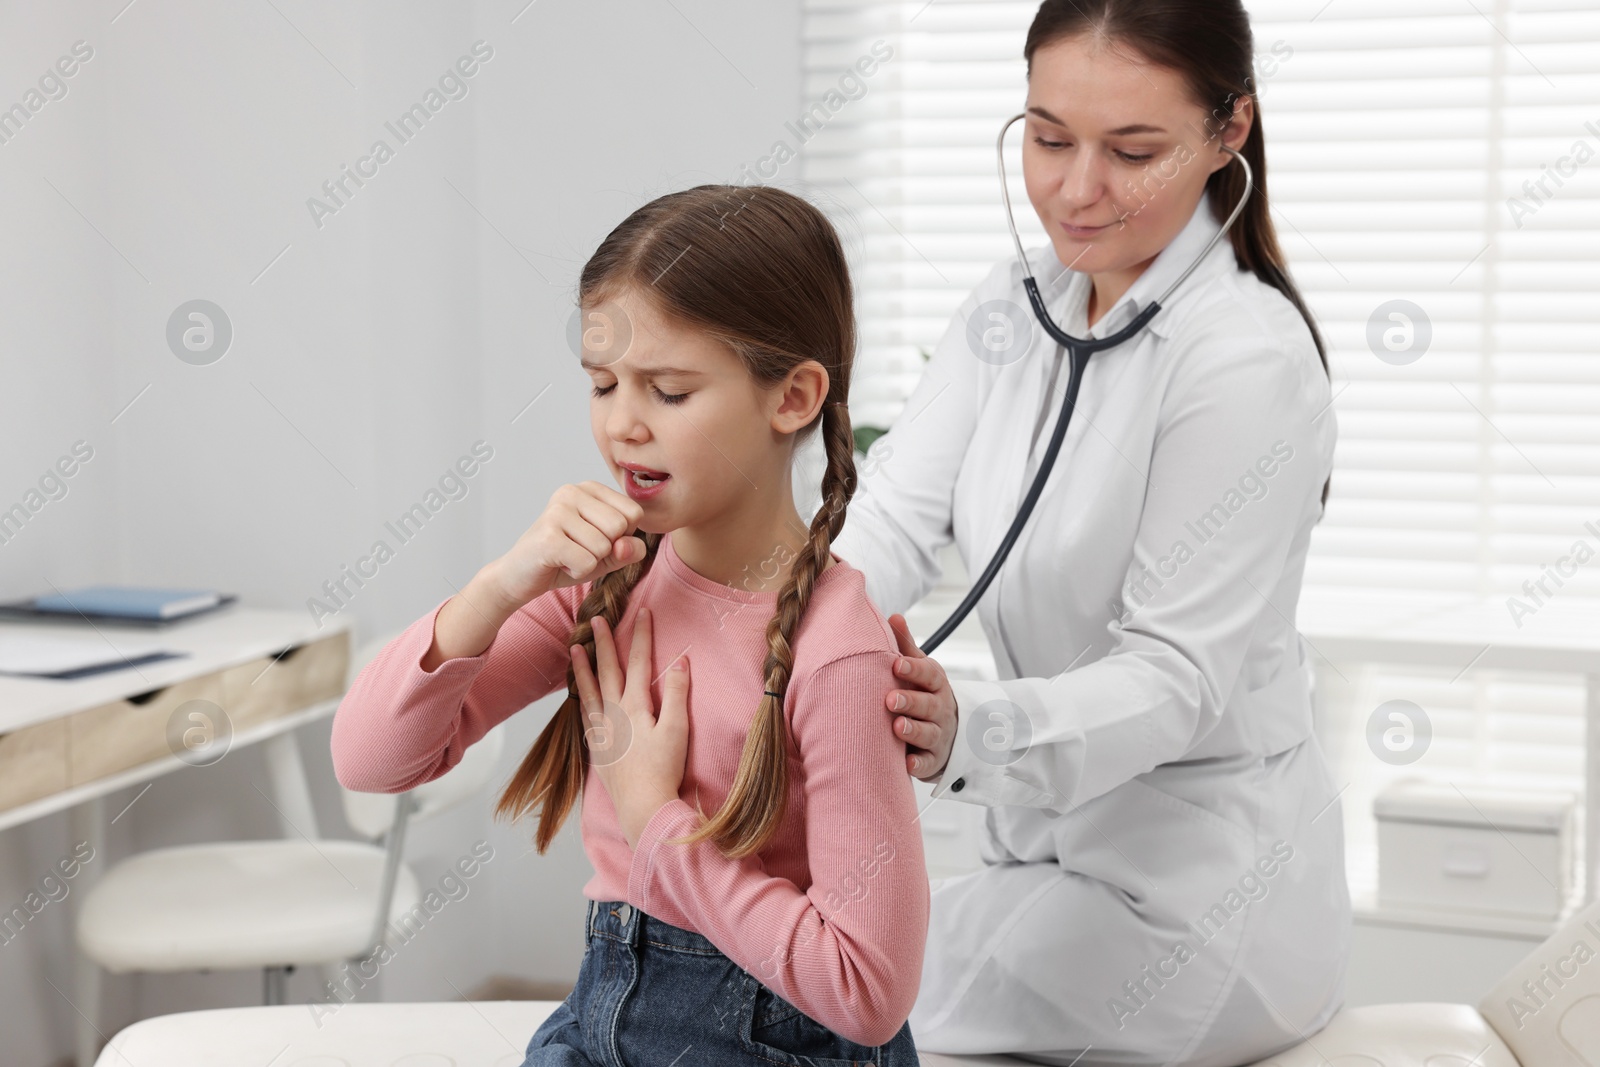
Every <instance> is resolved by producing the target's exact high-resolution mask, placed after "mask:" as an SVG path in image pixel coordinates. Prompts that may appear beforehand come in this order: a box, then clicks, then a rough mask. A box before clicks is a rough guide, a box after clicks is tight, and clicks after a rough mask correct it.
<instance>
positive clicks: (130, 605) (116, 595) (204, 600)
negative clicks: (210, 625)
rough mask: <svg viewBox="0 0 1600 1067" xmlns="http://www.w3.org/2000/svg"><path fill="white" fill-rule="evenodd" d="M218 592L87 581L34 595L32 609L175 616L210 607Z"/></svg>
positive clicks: (218, 598) (216, 601)
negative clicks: (91, 582)
mask: <svg viewBox="0 0 1600 1067" xmlns="http://www.w3.org/2000/svg"><path fill="white" fill-rule="evenodd" d="M221 602H222V594H220V593H218V592H217V591H216V590H214V589H158V588H152V587H149V586H138V585H91V586H86V587H84V588H82V589H69V590H67V591H66V592H64V593H51V594H48V595H46V596H41V597H35V598H34V600H33V608H34V610H35V611H42V612H50V613H55V614H63V615H80V614H81V615H99V616H111V617H114V618H125V619H176V618H181V617H182V616H184V615H192V614H194V613H195V612H197V611H205V610H206V609H207V608H214V607H216V606H217V605H218V604H219V603H221Z"/></svg>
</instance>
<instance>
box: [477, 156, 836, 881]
mask: <svg viewBox="0 0 1600 1067" xmlns="http://www.w3.org/2000/svg"><path fill="white" fill-rule="evenodd" d="M623 290H631V291H633V292H636V293H638V294H639V295H640V296H642V297H643V298H645V299H647V300H649V301H651V302H652V303H653V304H654V305H655V307H656V309H657V310H658V311H659V312H660V313H661V315H662V316H663V317H664V318H667V319H669V320H672V321H673V322H675V323H677V324H679V325H681V326H683V327H684V328H686V329H689V330H694V331H697V332H699V333H702V334H704V335H705V336H707V337H710V338H712V339H714V340H716V341H719V342H721V343H723V344H725V345H727V346H728V348H729V349H731V350H732V351H733V352H734V353H735V354H736V355H737V356H738V357H739V358H740V360H741V361H742V362H743V363H744V366H745V370H746V371H747V372H748V373H749V374H750V377H751V379H752V381H753V382H754V383H755V384H756V386H757V387H758V388H767V387H771V386H773V385H776V384H778V383H780V382H782V381H783V380H784V379H785V378H786V377H788V375H789V373H790V371H792V370H793V369H794V368H795V367H797V366H799V365H800V364H801V363H804V362H807V361H810V360H815V361H817V362H819V363H821V364H822V366H823V367H824V368H826V369H827V372H828V393H827V396H826V397H825V399H824V403H823V406H822V410H821V412H820V413H819V415H818V417H817V418H815V419H813V420H812V422H811V423H810V424H809V425H807V426H806V427H805V428H804V429H801V430H799V431H797V432H796V433H795V434H794V445H793V447H794V448H795V450H796V451H798V450H799V449H800V448H801V447H802V446H803V445H804V444H805V443H806V442H807V440H809V438H810V437H811V435H813V434H815V433H817V432H819V431H820V432H821V433H822V435H823V445H824V450H825V452H826V454H827V469H826V471H825V472H824V474H823V478H822V506H821V507H820V508H819V509H818V510H817V513H816V515H815V516H813V517H812V519H811V522H810V526H809V528H808V530H807V533H806V536H805V541H804V543H803V544H802V546H801V547H800V550H799V551H798V552H797V553H796V556H795V559H794V562H793V565H792V566H791V568H790V571H789V577H788V580H787V581H786V582H785V583H784V586H783V588H782V589H781V590H780V591H779V593H778V597H777V603H776V606H775V609H774V611H773V615H772V618H771V620H770V621H769V622H768V623H767V630H766V638H767V652H766V655H765V657H764V659H763V661H762V663H761V667H760V670H761V679H762V682H763V685H762V688H763V689H765V690H769V691H770V693H777V694H779V695H778V696H772V695H770V693H768V694H764V695H763V696H762V697H761V701H760V703H759V705H758V706H757V707H756V709H755V712H754V715H753V717H752V719H751V723H750V728H749V731H748V732H747V733H746V735H745V743H744V749H743V751H742V752H741V754H740V757H739V766H738V769H737V771H736V772H735V773H734V778H733V783H732V785H731V787H730V788H729V791H728V794H727V797H726V798H725V799H724V801H723V803H722V805H721V807H720V808H719V809H718V810H717V811H716V813H715V814H713V815H711V816H709V818H708V820H707V821H706V822H704V823H702V824H701V825H700V826H699V827H698V828H697V829H696V830H695V831H694V832H693V833H691V834H689V835H687V836H685V837H682V838H669V839H667V843H689V842H693V841H701V840H711V841H713V842H714V843H715V844H716V846H717V848H718V849H719V850H720V851H721V852H722V853H723V854H724V855H726V856H730V857H739V856H748V855H751V854H753V853H756V852H759V851H760V850H761V849H762V848H764V847H765V846H766V844H767V843H768V842H769V841H770V840H771V839H772V836H773V835H774V834H775V833H776V832H777V830H778V828H779V827H780V825H781V824H782V821H783V814H784V807H785V804H786V801H787V798H788V793H789V786H790V781H791V779H790V774H791V773H792V772H791V769H790V767H789V759H790V756H791V755H794V756H796V757H798V753H796V752H792V751H791V745H790V739H789V730H788V722H787V719H786V716H785V714H784V702H785V701H784V696H783V694H785V693H786V692H787V690H788V685H789V681H790V676H791V674H792V673H793V671H794V644H793V642H794V636H795V634H796V632H797V631H798V630H799V626H800V620H801V619H802V617H804V615H805V610H806V606H807V604H808V603H809V602H810V600H811V594H812V591H813V590H814V589H815V587H816V584H817V579H818V578H819V577H820V576H821V574H822V571H823V568H825V567H826V566H827V565H828V560H829V549H830V545H831V544H832V542H833V539H834V538H835V537H837V536H838V535H839V532H840V531H841V530H842V529H843V528H844V521H845V509H846V507H847V506H848V505H849V503H850V498H851V496H852V495H853V494H854V493H855V488H856V467H855V450H854V444H853V440H854V435H853V433H852V430H851V425H850V413H849V409H848V407H847V406H846V405H847V401H848V400H849V396H850V374H851V369H852V367H853V364H854V357H855V346H856V335H855V312H854V308H853V304H852V296H851V288H850V272H849V267H848V264H847V262H846V259H845V254H844V249H843V247H842V245H841V244H840V242H839V237H838V234H837V233H836V232H835V230H834V228H833V226H832V224H831V223H830V222H829V221H828V220H827V217H826V216H824V215H823V214H822V212H821V211H819V210H818V209H817V208H815V207H813V206H812V205H811V204H809V203H807V202H806V201H805V200H803V199H801V198H800V197H797V196H795V195H793V194H792V193H788V192H785V191H783V190H781V189H777V188H774V187H772V186H764V185H751V186H737V185H700V186H696V187H695V188H692V189H685V190H683V191H682V192H677V193H670V194H668V195H666V196H662V197H659V198H657V199H655V200H652V201H651V202H650V203H648V204H646V205H644V206H643V207H641V208H639V209H638V210H637V211H635V212H634V213H633V214H631V215H629V216H628V217H627V218H626V219H624V220H623V221H622V222H621V223H620V224H619V225H618V226H617V227H616V229H614V230H612V231H611V233H610V234H609V235H608V236H607V237H606V239H605V240H604V241H602V242H601V243H600V247H599V248H598V249H597V250H596V251H595V253H594V255H593V256H592V257H590V259H589V261H588V263H586V264H585V265H584V268H583V272H582V275H581V277H580V280H579V286H578V303H579V305H580V306H581V307H584V308H595V307H597V306H599V305H601V304H603V303H605V302H606V301H607V300H608V299H609V298H613V297H615V296H617V295H618V294H619V293H621V292H622V291H623ZM642 536H643V537H644V542H645V557H644V558H643V559H642V560H639V561H638V562H636V563H633V564H630V565H628V566H626V567H622V568H619V569H617V570H615V571H612V572H611V573H610V574H607V575H605V576H603V577H602V578H600V579H599V580H598V581H596V582H595V583H594V585H593V586H591V588H590V589H589V592H588V594H587V595H586V596H585V597H584V599H583V602H582V603H581V604H580V605H579V607H578V611H577V616H576V624H575V626H574V628H573V631H572V636H571V638H570V639H569V641H568V644H569V645H582V646H583V648H584V651H585V653H586V655H588V656H589V657H590V662H591V664H592V663H593V656H594V628H593V624H592V620H593V619H594V617H595V616H596V615H604V616H605V618H606V621H607V622H608V623H610V624H611V625H612V627H613V628H614V627H615V626H616V624H617V623H618V622H619V621H620V620H621V619H622V616H623V613H624V612H625V611H626V610H627V607H628V596H629V594H630V593H631V592H632V590H633V588H634V587H635V586H636V585H637V584H638V583H639V580H640V579H641V578H643V577H644V575H645V574H646V573H648V572H649V570H650V567H651V565H652V564H653V563H654V562H655V558H656V552H657V549H658V548H659V546H660V543H661V537H662V535H661V534H656V533H647V534H643V535H642ZM567 693H568V695H567V699H566V700H565V701H564V702H563V703H562V705H561V707H560V708H559V709H557V711H556V713H555V715H554V717H552V718H551V720H550V722H549V723H547V724H546V725H545V728H544V730H543V731H542V732H541V733H540V734H539V737H538V739H537V740H536V741H535V742H534V744H533V747H532V748H531V749H530V750H529V751H528V754H527V756H525V757H524V758H523V761H522V764H521V766H519V767H518V768H517V771H516V773H515V774H514V775H513V776H512V779H511V782H510V783H509V784H508V785H507V786H506V788H505V791H504V792H503V793H502V795H501V797H500V801H499V803H498V804H497V805H496V807H495V814H496V815H497V816H509V817H510V818H511V819H513V820H515V819H516V818H518V817H520V816H521V815H523V814H524V813H525V812H528V811H532V810H534V809H535V808H537V809H538V811H539V825H538V830H537V833H536V835H535V839H534V843H535V846H536V848H537V849H538V851H539V852H541V853H542V852H544V851H545V849H546V848H548V847H549V844H550V842H551V841H552V840H553V839H554V838H555V835H556V833H557V832H558V831H559V830H560V829H561V824H562V822H563V821H565V819H566V817H567V814H568V812H569V811H570V810H571V808H572V804H573V802H574V801H575V800H577V798H578V797H579V796H580V795H581V794H582V791H583V785H584V780H585V777H586V776H587V772H588V763H589V753H588V747H587V745H586V744H585V742H584V725H583V716H582V712H581V709H580V707H579V703H578V698H577V695H576V694H577V685H576V678H575V675H574V672H573V669H572V667H571V666H570V664H569V665H568V668H567Z"/></svg>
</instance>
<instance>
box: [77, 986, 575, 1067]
mask: <svg viewBox="0 0 1600 1067" xmlns="http://www.w3.org/2000/svg"><path fill="white" fill-rule="evenodd" d="M558 1003H559V1001H553V1000H485V1001H474V1002H471V1003H468V1002H465V1001H461V1002H456V1003H445V1004H341V1005H338V1006H337V1007H336V1010H334V1011H332V1012H331V1013H326V1014H322V1015H319V1016H318V1017H317V1018H316V1019H315V1020H313V1018H312V1015H311V1013H310V1012H309V1011H307V1010H306V1006H305V1005H304V1004H283V1005H277V1006H274V1007H270V1008H219V1009H216V1010H214V1011H188V1012H182V1013H180V1014H177V1015H162V1016H158V1017H157V1018H154V1019H145V1020H144V1021H142V1022H137V1023H134V1024H133V1025H132V1026H129V1027H127V1028H126V1029H124V1030H123V1031H122V1032H121V1033H119V1034H117V1036H116V1037H114V1038H112V1039H111V1043H110V1044H109V1045H107V1046H106V1047H105V1049H104V1050H103V1051H101V1053H100V1058H99V1059H98V1060H96V1061H95V1065H96V1067H128V1065H129V1064H137V1065H139V1067H144V1065H146V1064H150V1065H156V1064H159V1065H160V1067H240V1065H241V1064H259V1065H261V1067H266V1065H267V1064H271V1065H272V1067H396V1065H400V1067H441V1065H444V1064H451V1063H454V1064H461V1065H463V1067H464V1065H466V1064H473V1065H474V1067H517V1065H518V1064H520V1063H521V1062H522V1060H523V1053H524V1051H525V1050H526V1049H527V1047H528V1040H529V1039H530V1038H532V1037H533V1032H534V1031H535V1030H537V1029H538V1028H539V1024H540V1023H542V1022H544V1020H545V1018H546V1017H547V1016H548V1015H549V1014H550V1013H551V1012H552V1011H554V1010H555V1008H556V1005H557V1004H558Z"/></svg>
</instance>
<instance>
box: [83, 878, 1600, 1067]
mask: <svg viewBox="0 0 1600 1067" xmlns="http://www.w3.org/2000/svg"><path fill="white" fill-rule="evenodd" d="M555 1006H556V1005H555V1002H553V1001H474V1002H469V1001H464V1000H462V1001H454V1002H446V1003H438V1004H381V1003H374V1004H364V1003H351V1004H345V1005H342V1006H340V1007H339V1008H338V1010H337V1011H336V1012H334V1013H332V1014H324V1015H319V1016H318V1017H317V1018H315V1019H314V1018H313V1016H312V1013H311V1012H308V1011H307V1010H306V1006H305V1005H303V1004H300V1005H282V1006H275V1007H253V1008H223V1009H218V1010H212V1011H194V1012H184V1013H181V1014H177V1015H163V1016H160V1017H158V1018H153V1019H146V1020H144V1021H142V1022H137V1023H134V1024H133V1025H131V1026H129V1027H127V1028H126V1029H124V1030H122V1031H121V1032H120V1033H118V1034H117V1035H116V1036H115V1037H114V1038H113V1039H112V1040H111V1043H110V1044H109V1045H107V1046H106V1048H105V1049H104V1051H103V1052H102V1053H101V1055H100V1058H99V1060H98V1061H97V1063H96V1067H126V1065H127V1064H161V1065H162V1067H222V1065H227V1067H236V1065H238V1064H268V1063H271V1064H273V1065H274V1067H299V1065H311V1064H314V1065H316V1067H331V1065H334V1064H338V1065H341V1067H397V1065H406V1067H411V1065H419V1067H420V1065H433V1064H458V1065H465V1064H481V1065H484V1067H517V1065H518V1064H520V1063H521V1062H522V1059H523V1048H524V1046H525V1045H526V1044H527V1041H528V1038H529V1037H530V1036H531V1035H532V1033H533V1031H534V1030H535V1029H536V1028H537V1027H538V1025H539V1023H540V1022H542V1021H543V1020H544V1018H545V1016H546V1015H548V1014H549V1013H550V1012H551V1011H552V1010H553V1009H554V1008H555ZM921 1059H922V1062H923V1063H924V1064H926V1065H927V1067H956V1065H991V1067H998V1065H1002V1064H1006V1065H1013V1067H1014V1065H1017V1064H1020V1063H1023V1062H1024V1061H1022V1060H1018V1059H1014V1058H1012V1057H1008V1056H946V1055H941V1054H937V1053H932V1052H924V1053H922V1055H921ZM1327 1065H1332V1067H1600V901H1597V902H1596V903H1594V904H1591V905H1589V906H1588V907H1587V908H1585V909H1583V910H1582V911H1580V912H1578V913H1577V914H1576V915H1574V916H1573V917H1572V918H1570V919H1568V920H1567V922H1565V923H1564V924H1563V925H1562V926H1561V928H1560V929H1559V930H1557V931H1556V933H1555V934H1553V935H1552V936H1551V937H1550V938H1549V939H1548V940H1547V941H1545V943H1544V944H1542V945H1540V946H1539V947H1538V948H1537V949H1535V950H1534V951H1533V952H1532V953H1530V954H1529V955H1528V957H1527V958H1526V959H1524V960H1523V961H1522V962H1521V963H1520V964H1518V965H1517V966H1516V967H1514V968H1513V969H1512V971H1511V973H1509V974H1508V975H1506V976H1505V977H1504V978H1503V979H1501V980H1500V982H1499V984H1498V985H1496V986H1495V987H1494V989H1492V990H1491V991H1490V992H1489V993H1488V995H1486V996H1485V997H1484V998H1483V999H1482V1000H1481V1001H1480V1002H1479V1003H1478V1005H1477V1006H1476V1007H1473V1006H1471V1005H1467V1004H1378V1005H1371V1006H1368V1007H1360V1008H1347V1009H1345V1010H1344V1011H1341V1012H1340V1013H1339V1014H1337V1015H1335V1016H1334V1018H1333V1020H1332V1021H1331V1022H1330V1023H1329V1024H1328V1025H1327V1026H1326V1027H1324V1028H1323V1029H1322V1030H1320V1031H1318V1032H1317V1033H1314V1034H1308V1035H1306V1038H1305V1040H1304V1041H1301V1042H1300V1043H1299V1044H1297V1045H1295V1046H1294V1047H1292V1048H1289V1049H1286V1050H1284V1051H1282V1052H1279V1053H1277V1054H1276V1055H1273V1056H1269V1057H1267V1058H1266V1059H1264V1060H1261V1061H1259V1063H1258V1067H1327Z"/></svg>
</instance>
